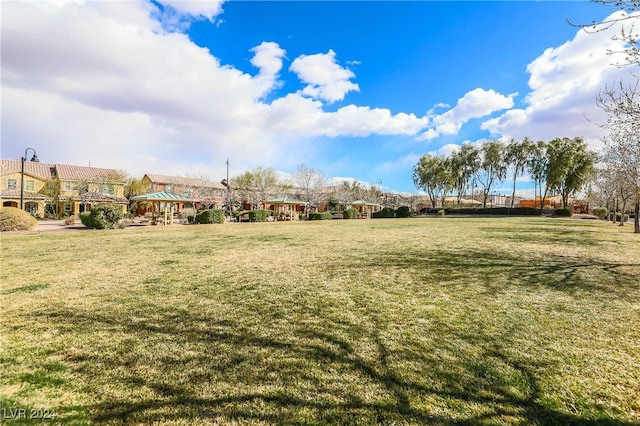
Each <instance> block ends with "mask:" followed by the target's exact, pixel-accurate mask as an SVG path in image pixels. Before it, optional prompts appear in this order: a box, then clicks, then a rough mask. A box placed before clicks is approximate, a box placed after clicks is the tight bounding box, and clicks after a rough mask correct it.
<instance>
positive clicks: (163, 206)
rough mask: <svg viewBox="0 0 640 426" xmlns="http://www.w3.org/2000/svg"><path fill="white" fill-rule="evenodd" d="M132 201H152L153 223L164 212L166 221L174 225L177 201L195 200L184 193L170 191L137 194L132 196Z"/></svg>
mask: <svg viewBox="0 0 640 426" xmlns="http://www.w3.org/2000/svg"><path fill="white" fill-rule="evenodd" d="M131 200H132V201H139V202H147V203H151V206H152V207H151V223H153V224H154V225H155V224H156V223H157V220H158V216H160V215H161V214H164V223H165V224H167V219H168V220H169V225H173V212H174V208H175V205H176V204H177V203H192V204H193V200H191V199H190V198H187V197H183V196H182V195H177V194H171V193H169V192H151V193H149V194H142V195H136V196H135V197H131Z"/></svg>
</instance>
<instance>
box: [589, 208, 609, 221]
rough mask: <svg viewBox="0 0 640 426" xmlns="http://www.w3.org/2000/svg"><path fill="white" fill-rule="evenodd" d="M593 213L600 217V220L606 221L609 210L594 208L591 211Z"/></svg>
mask: <svg viewBox="0 0 640 426" xmlns="http://www.w3.org/2000/svg"><path fill="white" fill-rule="evenodd" d="M591 213H593V214H594V215H595V216H598V218H599V219H602V220H604V218H605V217H607V213H608V210H607V208H606V207H594V208H592V209H591Z"/></svg>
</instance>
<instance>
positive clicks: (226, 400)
mask: <svg viewBox="0 0 640 426" xmlns="http://www.w3.org/2000/svg"><path fill="white" fill-rule="evenodd" d="M632 231H633V229H632V227H631V226H626V227H624V228H620V227H617V226H614V225H612V224H609V223H605V222H601V221H587V220H568V219H548V218H546V219H542V218H533V219H532V218H495V219H494V218H455V217H442V218H435V217H432V218H416V219H396V220H384V219H379V220H351V221H318V222H300V223H282V222H278V223H259V224H224V225H193V226H173V227H144V228H129V229H124V230H111V231H95V230H87V231H76V232H72V231H62V232H41V233H33V232H31V233H29V232H25V233H6V234H3V235H2V259H1V260H2V264H1V266H2V269H1V276H0V278H1V281H2V288H1V290H0V300H1V303H2V304H1V308H2V311H1V315H2V320H1V330H0V339H1V340H0V343H1V345H2V347H1V352H0V371H2V374H1V375H0V408H1V409H2V410H0V418H2V420H0V421H2V423H3V424H13V423H21V422H22V423H24V424H33V422H31V421H26V420H23V419H16V418H15V417H20V416H15V415H13V414H12V413H14V414H15V411H12V410H16V409H22V408H24V409H26V410H27V411H26V415H27V417H28V416H29V414H30V411H29V410H31V409H34V410H38V409H41V410H45V413H46V410H49V413H51V412H55V414H56V415H57V418H56V420H55V422H59V423H64V424H87V423H111V424H118V423H127V424H152V423H153V424H167V425H169V424H175V425H178V424H180V425H184V424H292V425H293V424H295V425H315V424H362V425H367V424H443V425H444V424H452V423H457V424H472V425H475V424H487V425H495V424H541V425H542V424H545V425H546V424H585V425H632V424H636V425H637V424H640V397H639V395H640V236H638V235H634V234H633V233H632ZM36 414H37V415H40V414H38V412H36ZM12 417H13V418H12Z"/></svg>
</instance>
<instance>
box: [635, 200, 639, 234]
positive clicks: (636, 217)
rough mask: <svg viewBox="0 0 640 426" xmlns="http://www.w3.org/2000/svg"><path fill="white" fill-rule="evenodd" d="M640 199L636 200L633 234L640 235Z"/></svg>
mask: <svg viewBox="0 0 640 426" xmlns="http://www.w3.org/2000/svg"><path fill="white" fill-rule="evenodd" d="M638 213H640V199H637V200H636V207H635V208H634V209H633V232H634V233H636V234H640V214H638Z"/></svg>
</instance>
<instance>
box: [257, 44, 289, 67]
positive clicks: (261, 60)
mask: <svg viewBox="0 0 640 426" xmlns="http://www.w3.org/2000/svg"><path fill="white" fill-rule="evenodd" d="M251 51H252V52H254V53H255V56H254V57H253V59H251V64H252V65H253V66H255V67H257V68H260V73H261V74H265V75H275V74H278V73H279V72H280V70H281V69H282V58H284V56H285V55H286V53H287V52H286V51H285V50H284V49H282V48H280V46H279V45H278V43H274V42H266V41H263V42H262V43H261V44H260V45H259V46H256V47H254V48H253V49H251Z"/></svg>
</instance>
